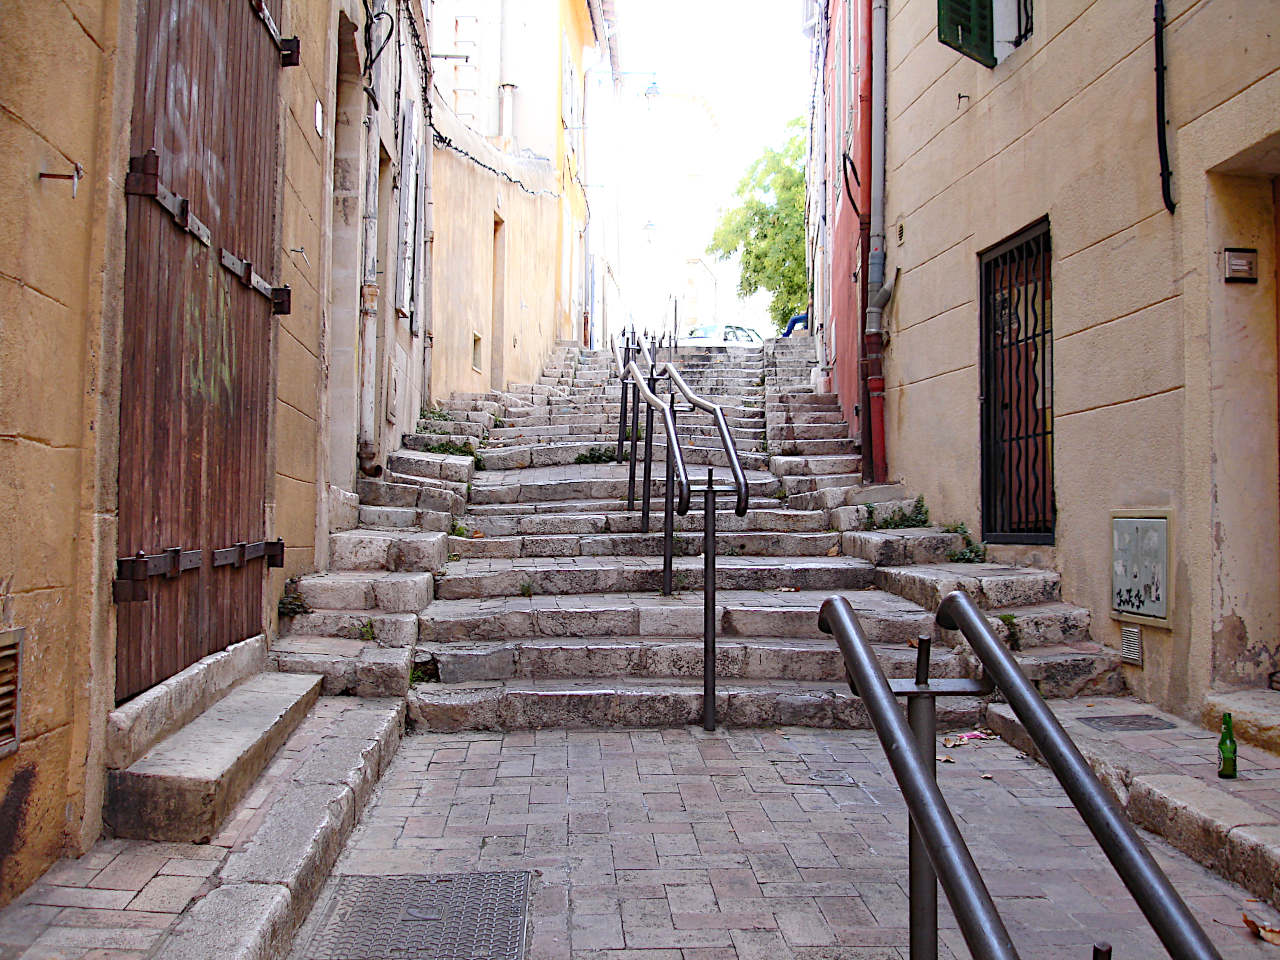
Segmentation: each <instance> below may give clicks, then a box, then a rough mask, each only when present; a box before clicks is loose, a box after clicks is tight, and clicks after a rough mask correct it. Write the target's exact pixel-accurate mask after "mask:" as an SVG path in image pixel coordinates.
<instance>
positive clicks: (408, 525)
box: [359, 505, 453, 530]
mask: <svg viewBox="0 0 1280 960" xmlns="http://www.w3.org/2000/svg"><path fill="white" fill-rule="evenodd" d="M359 518H360V526H361V527H371V528H375V529H384V530H404V529H415V530H448V529H449V528H450V527H452V526H453V514H452V513H451V512H449V511H443V510H419V509H417V508H416V507H366V506H363V505H361V507H360V513H359Z"/></svg>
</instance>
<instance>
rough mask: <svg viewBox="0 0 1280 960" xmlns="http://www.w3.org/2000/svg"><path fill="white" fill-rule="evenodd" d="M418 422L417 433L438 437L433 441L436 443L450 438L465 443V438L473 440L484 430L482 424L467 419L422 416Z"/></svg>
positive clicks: (482, 433) (480, 435) (481, 434)
mask: <svg viewBox="0 0 1280 960" xmlns="http://www.w3.org/2000/svg"><path fill="white" fill-rule="evenodd" d="M419 422H420V426H419V428H418V433H420V434H429V435H431V436H433V437H439V438H440V439H439V440H436V441H434V442H436V443H439V442H443V441H445V440H449V439H451V438H452V439H454V440H455V441H456V442H458V443H465V442H466V441H467V440H471V441H473V442H474V441H475V440H478V439H479V438H480V437H483V436H484V432H485V427H484V424H482V423H472V422H470V421H468V420H437V419H436V418H434V417H423V418H422V420H421V421H419Z"/></svg>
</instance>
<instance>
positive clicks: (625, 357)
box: [617, 341, 631, 463]
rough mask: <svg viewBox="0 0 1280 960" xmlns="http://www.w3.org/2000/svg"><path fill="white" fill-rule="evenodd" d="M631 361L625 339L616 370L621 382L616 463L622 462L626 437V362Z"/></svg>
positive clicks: (628, 345)
mask: <svg viewBox="0 0 1280 960" xmlns="http://www.w3.org/2000/svg"><path fill="white" fill-rule="evenodd" d="M630 362H631V343H630V342H629V341H627V342H626V343H625V346H623V348H622V369H621V370H619V371H618V377H619V382H620V383H621V384H622V397H621V398H620V399H619V400H618V405H619V407H620V415H619V417H618V456H617V461H618V463H621V462H622V445H623V443H624V442H626V437H627V393H628V390H627V364H629V363H630Z"/></svg>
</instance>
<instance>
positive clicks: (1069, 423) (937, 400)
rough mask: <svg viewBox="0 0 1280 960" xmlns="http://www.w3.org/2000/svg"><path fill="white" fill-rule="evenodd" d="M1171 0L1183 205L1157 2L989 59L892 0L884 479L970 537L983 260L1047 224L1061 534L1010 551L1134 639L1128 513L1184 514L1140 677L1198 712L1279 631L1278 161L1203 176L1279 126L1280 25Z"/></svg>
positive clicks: (1093, 14) (1067, 21) (1085, 14)
mask: <svg viewBox="0 0 1280 960" xmlns="http://www.w3.org/2000/svg"><path fill="white" fill-rule="evenodd" d="M1168 6H1169V12H1168V13H1169V26H1168V34H1167V49H1168V61H1169V70H1168V75H1167V81H1168V91H1169V117H1170V121H1171V127H1170V142H1171V143H1170V146H1171V150H1172V155H1173V169H1174V193H1175V196H1176V197H1177V198H1178V201H1179V203H1178V209H1177V213H1176V214H1174V215H1170V214H1169V213H1168V212H1166V210H1165V209H1164V206H1163V203H1162V200H1161V195H1160V182H1159V177H1158V165H1157V160H1156V141H1155V113H1154V104H1155V101H1154V83H1153V79H1152V77H1153V62H1154V59H1153V56H1154V55H1153V46H1152V22H1151V17H1150V10H1149V9H1148V8H1145V7H1144V8H1143V9H1142V10H1137V9H1135V8H1132V7H1130V6H1128V5H1125V4H1112V3H1087V2H1084V0H1073V2H1065V3H1052V4H1043V3H1042V4H1037V5H1036V11H1035V15H1036V22H1035V32H1034V34H1033V36H1032V37H1031V39H1030V41H1029V42H1027V43H1025V44H1024V45H1023V46H1022V47H1021V48H1019V49H1018V50H1016V51H1014V53H1013V54H1012V55H1011V56H1010V57H1009V58H1008V59H1007V60H1006V61H1005V62H1003V63H1002V64H1000V65H999V66H997V67H996V68H995V69H991V70H989V69H987V68H985V67H983V66H981V65H979V64H977V63H975V62H973V61H970V60H968V59H965V58H963V57H961V56H959V55H958V54H956V53H955V52H954V51H952V50H950V49H949V48H947V47H944V46H942V45H941V44H940V43H938V41H937V39H936V27H937V23H936V12H937V5H936V4H935V3H934V2H933V0H899V2H895V3H892V4H891V6H890V17H891V20H890V26H889V90H888V102H889V116H890V120H889V135H888V157H887V162H888V195H887V211H886V222H887V223H888V224H889V227H890V229H889V233H890V236H891V239H890V242H889V245H888V259H889V269H890V270H893V269H894V268H895V267H901V270H902V274H901V278H900V280H899V282H898V285H897V289H896V292H895V294H894V297H893V300H892V302H891V306H890V308H889V310H888V313H887V318H888V324H889V330H890V333H891V334H892V339H891V343H890V346H889V349H888V352H887V358H886V364H887V366H886V373H887V397H886V408H887V412H886V419H887V424H886V429H887V433H888V446H889V457H890V471H891V473H892V474H893V475H894V476H896V477H900V478H903V479H905V480H906V481H907V482H908V483H910V484H911V485H912V486H913V487H914V488H915V489H918V490H919V491H920V492H921V493H923V494H924V495H925V496H926V498H927V500H928V502H929V505H930V508H931V510H932V513H933V515H934V517H935V518H936V519H938V520H940V521H952V520H964V521H966V522H967V523H968V524H969V525H970V526H971V527H972V528H974V529H978V528H979V527H980V516H979V498H980V490H979V479H980V476H979V474H980V445H979V420H978V417H979V406H978V403H977V399H976V398H977V396H978V391H979V382H978V366H977V363H978V330H979V325H978V302H977V297H978V281H979V276H978V253H979V251H981V250H983V249H984V248H986V247H988V246H991V245H992V244H995V243H997V242H999V241H1000V240H1002V239H1004V238H1006V237H1007V236H1009V235H1011V234H1013V233H1015V232H1017V231H1018V230H1019V229H1021V228H1022V227H1024V226H1026V225H1027V224H1029V223H1031V222H1033V221H1035V220H1037V219H1038V218H1040V217H1042V216H1044V215H1046V214H1047V215H1048V217H1049V219H1050V224H1051V229H1052V243H1053V264H1052V283H1053V331H1054V357H1053V360H1054V388H1055V397H1054V464H1055V486H1056V492H1057V505H1058V518H1057V544H1056V546H1054V547H1050V548H999V549H997V550H995V551H994V552H995V554H996V555H997V556H1006V557H1019V558H1021V559H1025V560H1032V561H1036V562H1040V563H1044V564H1046V565H1051V566H1055V567H1057V568H1058V569H1060V570H1061V571H1062V573H1063V591H1064V596H1065V597H1066V598H1067V599H1069V600H1071V601H1073V602H1076V603H1080V604H1083V605H1086V606H1088V607H1090V608H1091V609H1092V610H1093V612H1094V621H1093V624H1094V625H1093V633H1094V636H1095V638H1097V639H1100V640H1103V641H1105V642H1107V643H1110V644H1113V645H1118V639H1119V624H1118V623H1116V622H1114V621H1112V620H1111V619H1110V618H1109V616H1108V612H1109V610H1110V559H1111V542H1110V511H1111V510H1112V509H1118V508H1144V507H1163V508H1171V509H1172V510H1173V511H1174V518H1175V519H1174V525H1173V536H1174V543H1175V546H1174V567H1175V572H1174V604H1173V616H1172V624H1171V626H1172V629H1170V630H1163V629H1158V628H1152V627H1144V631H1145V641H1146V654H1147V666H1146V669H1145V670H1143V671H1138V670H1131V671H1129V678H1130V681H1131V683H1132V685H1133V686H1134V687H1135V689H1137V690H1138V692H1140V693H1142V694H1144V695H1147V696H1149V697H1151V698H1153V699H1156V700H1158V701H1160V702H1161V703H1163V704H1164V705H1165V706H1168V707H1170V708H1173V709H1176V710H1179V711H1181V712H1183V713H1185V714H1187V715H1195V714H1197V713H1198V706H1199V700H1200V698H1201V697H1202V695H1203V693H1204V691H1205V689H1206V688H1207V687H1208V686H1209V685H1210V684H1211V683H1214V682H1219V683H1235V682H1252V683H1256V682H1257V680H1258V672H1259V670H1260V669H1261V668H1262V666H1263V665H1264V664H1265V663H1267V662H1270V660H1269V659H1268V657H1269V656H1274V653H1272V654H1267V653H1266V651H1265V650H1264V649H1263V648H1265V647H1267V646H1268V645H1269V646H1270V650H1271V651H1273V652H1274V651H1275V650H1276V641H1275V638H1276V636H1277V635H1278V632H1280V631H1278V629H1277V628H1278V627H1280V611H1278V610H1277V601H1276V594H1277V591H1276V573H1275V571H1276V569H1277V556H1276V544H1277V541H1278V539H1280V518H1278V517H1277V503H1278V499H1280V490H1277V483H1276V473H1277V453H1276V383H1275V352H1276V341H1275V297H1274V292H1273V290H1272V285H1273V279H1274V274H1273V272H1268V271H1272V267H1271V266H1270V264H1272V263H1273V262H1274V261H1273V260H1272V259H1271V257H1272V255H1273V254H1272V251H1273V249H1274V237H1273V236H1272V234H1273V232H1274V226H1273V225H1274V220H1273V219H1269V218H1271V206H1270V201H1269V199H1267V200H1265V202H1264V194H1265V195H1266V196H1269V189H1270V185H1269V182H1268V181H1267V179H1266V177H1267V176H1269V174H1267V175H1261V174H1262V172H1263V168H1264V166H1265V164H1263V163H1262V162H1261V161H1256V160H1255V161H1254V162H1253V167H1252V168H1248V169H1247V170H1245V171H1244V172H1252V173H1254V174H1255V177H1254V178H1252V179H1247V180H1244V179H1243V178H1240V177H1229V178H1228V177H1219V176H1216V175H1211V174H1210V173H1208V172H1207V171H1210V170H1212V169H1213V168H1214V167H1215V166H1216V165H1218V164H1222V163H1223V162H1225V161H1227V160H1228V159H1229V158H1231V157H1232V156H1234V155H1236V154H1237V153H1239V152H1240V151H1242V150H1244V149H1245V148H1247V147H1249V146H1250V145H1252V144H1255V143H1258V142H1260V141H1261V140H1263V139H1264V138H1266V137H1268V136H1270V135H1271V134H1274V133H1275V132H1276V131H1277V130H1278V129H1280V74H1278V73H1277V72H1276V70H1277V67H1280V34H1278V33H1277V32H1276V31H1275V30H1274V25H1275V24H1274V11H1273V10H1271V9H1270V5H1269V4H1265V3H1254V2H1253V0H1199V2H1191V0H1182V2H1174V3H1171V4H1169V5H1168ZM960 95H963V97H961V96H960ZM1227 181H1234V182H1232V183H1228V182H1227ZM899 223H901V224H902V228H903V240H902V243H901V244H896V243H895V240H896V233H897V225H898V224H899ZM1223 246H1257V247H1259V249H1260V250H1261V259H1262V271H1263V281H1262V283H1260V284H1259V285H1257V286H1256V287H1250V288H1248V289H1244V288H1227V287H1225V286H1224V284H1223V283H1222V282H1221V279H1220V266H1219V256H1220V251H1221V248H1222V247H1223ZM1224 391H1226V392H1225V393H1224ZM1215 396H1216V397H1217V398H1218V399H1217V400H1214V399H1213V397H1215ZM1246 424H1248V425H1251V426H1252V427H1253V429H1252V430H1246V429H1244V428H1245V426H1246ZM1215 458H1216V463H1215ZM1232 618H1238V620H1239V623H1237V621H1236V620H1234V619H1232ZM1226 661H1231V662H1233V663H1234V662H1235V661H1245V662H1246V664H1245V667H1244V668H1236V667H1232V666H1228V665H1227V662H1226ZM1276 666H1280V664H1276V665H1273V666H1271V667H1270V669H1276Z"/></svg>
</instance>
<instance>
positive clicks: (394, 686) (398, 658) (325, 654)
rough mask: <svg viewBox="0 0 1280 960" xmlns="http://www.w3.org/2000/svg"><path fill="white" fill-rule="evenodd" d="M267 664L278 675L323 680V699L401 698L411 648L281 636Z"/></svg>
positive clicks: (405, 688) (409, 670) (405, 687)
mask: <svg viewBox="0 0 1280 960" xmlns="http://www.w3.org/2000/svg"><path fill="white" fill-rule="evenodd" d="M270 661H271V664H272V666H274V667H275V669H276V670H279V671H280V672H281V673H305V674H312V675H318V676H320V677H322V678H323V684H322V686H321V692H322V693H323V694H324V695H325V696H339V695H346V696H355V697H403V696H405V694H407V693H408V692H409V677H410V675H411V673H412V670H413V648H412V647H411V646H406V647H384V646H382V645H381V644H379V643H377V642H376V641H368V640H353V639H351V638H349V637H325V636H301V635H297V634H291V635H289V636H284V637H280V638H279V639H277V640H276V642H275V643H274V644H273V645H272V647H271V653H270Z"/></svg>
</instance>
